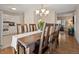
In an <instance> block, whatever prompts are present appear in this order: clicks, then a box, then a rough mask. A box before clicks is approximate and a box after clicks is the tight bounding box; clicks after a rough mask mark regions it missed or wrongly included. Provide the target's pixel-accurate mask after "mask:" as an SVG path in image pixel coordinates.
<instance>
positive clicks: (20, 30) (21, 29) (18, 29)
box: [17, 24, 23, 34]
mask: <svg viewBox="0 0 79 59" xmlns="http://www.w3.org/2000/svg"><path fill="white" fill-rule="evenodd" d="M21 33H23V28H22V25H21V24H17V34H21Z"/></svg>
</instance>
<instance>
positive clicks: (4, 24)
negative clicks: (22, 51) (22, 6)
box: [0, 11, 23, 48]
mask: <svg viewBox="0 0 79 59" xmlns="http://www.w3.org/2000/svg"><path fill="white" fill-rule="evenodd" d="M22 23H23V18H22V15H19V14H12V13H5V12H4V11H2V12H0V46H1V48H5V47H8V46H10V45H11V38H12V35H15V34H16V33H17V26H16V25H17V24H22Z"/></svg>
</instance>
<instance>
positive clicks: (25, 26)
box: [23, 24, 28, 33]
mask: <svg viewBox="0 0 79 59" xmlns="http://www.w3.org/2000/svg"><path fill="white" fill-rule="evenodd" d="M23 32H24V33H25V32H28V26H27V24H24V25H23Z"/></svg>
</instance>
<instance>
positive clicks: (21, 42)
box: [17, 32, 42, 54]
mask: <svg viewBox="0 0 79 59" xmlns="http://www.w3.org/2000/svg"><path fill="white" fill-rule="evenodd" d="M41 34H42V32H40V33H36V34H33V35H29V36H26V37H22V38H20V39H18V41H17V42H18V44H17V47H18V54H19V46H22V47H23V50H24V54H29V53H30V45H32V44H34V43H35V42H37V41H38V40H40V39H41Z"/></svg>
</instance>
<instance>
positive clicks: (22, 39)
mask: <svg viewBox="0 0 79 59" xmlns="http://www.w3.org/2000/svg"><path fill="white" fill-rule="evenodd" d="M41 34H42V31H41V30H37V31H33V32H26V33H22V34H17V35H13V36H12V42H11V46H12V47H14V48H15V50H16V52H17V51H18V49H17V45H18V42H19V43H21V44H23V46H24V47H25V48H26V47H28V46H29V45H30V44H32V43H34V42H36V41H37V40H39V39H40V38H41Z"/></svg>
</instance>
